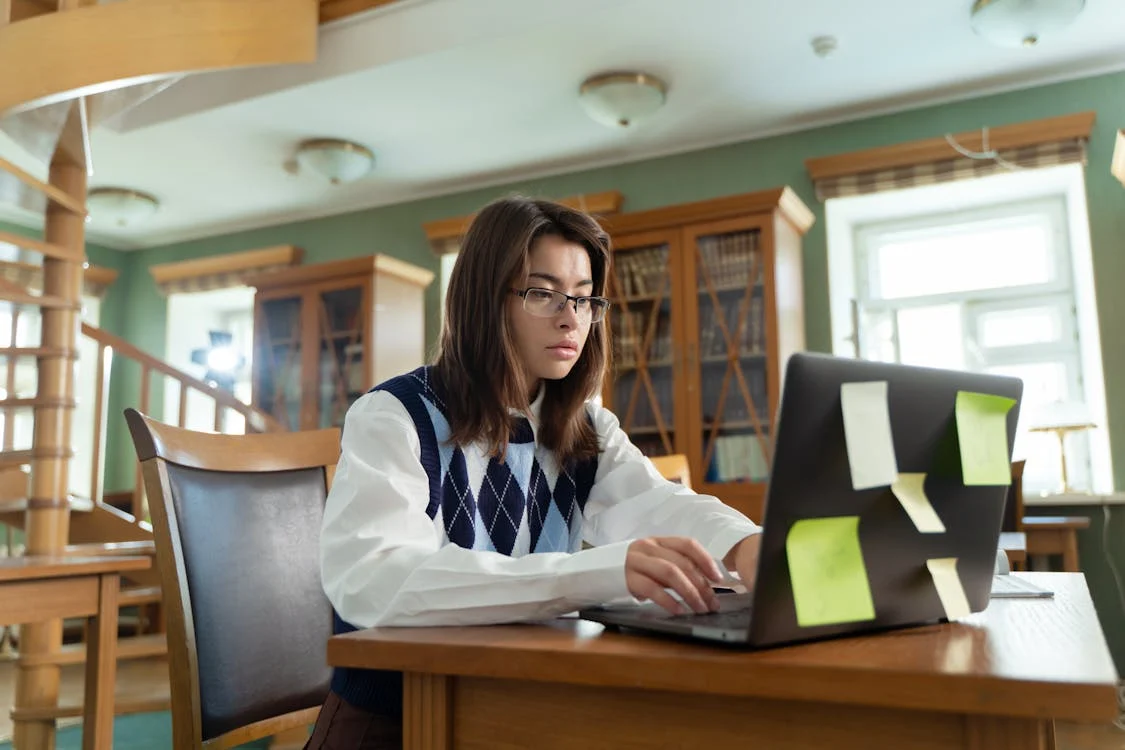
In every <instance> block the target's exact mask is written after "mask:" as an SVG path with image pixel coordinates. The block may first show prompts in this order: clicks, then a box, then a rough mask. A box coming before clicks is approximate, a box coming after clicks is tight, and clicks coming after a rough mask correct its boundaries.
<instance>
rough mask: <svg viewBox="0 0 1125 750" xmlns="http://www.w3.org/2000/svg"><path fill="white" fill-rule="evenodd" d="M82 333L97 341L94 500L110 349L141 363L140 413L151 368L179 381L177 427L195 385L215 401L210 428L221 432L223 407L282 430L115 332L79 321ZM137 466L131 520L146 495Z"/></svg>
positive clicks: (101, 466) (251, 423) (249, 423)
mask: <svg viewBox="0 0 1125 750" xmlns="http://www.w3.org/2000/svg"><path fill="white" fill-rule="evenodd" d="M82 335H84V336H87V337H89V338H91V339H93V340H94V341H95V342H96V343H97V345H98V354H97V357H96V360H95V362H96V365H95V369H96V374H95V378H96V390H95V393H94V430H95V432H94V447H93V458H94V460H93V462H92V465H91V471H90V474H91V476H90V497H91V498H92V499H93V500H94V501H95V502H99V503H100V502H101V501H102V492H103V486H102V478H103V476H104V473H105V445H106V432H107V430H108V425H109V420H108V418H107V414H106V404H107V403H108V401H109V384H110V371H111V368H110V361H111V359H112V356H113V354H114V353H117V354H120V355H121V356H122V357H124V358H126V359H129V360H132V361H133V362H136V363H137V364H139V365H140V367H141V388H140V403H139V404H138V408H139V409H140V411H141V412H142V413H148V412H149V411H150V409H151V403H150V396H151V393H152V388H151V382H150V381H151V379H152V374H153V373H154V372H155V373H160V374H161V375H164V376H165V377H168V378H171V379H172V380H174V381H176V382H177V383H179V385H180V404H179V409H178V419H177V421H176V424H177V425H178V426H180V427H184V426H186V424H187V401H188V393H189V392H190V390H191V389H195V390H196V391H199V392H200V393H202V394H203V395H204V396H207V397H208V398H210V399H212V400H213V401H214V403H215V421H214V428H215V431H216V432H222V428H223V416H224V412H225V411H226V410H227V409H230V410H231V411H234V412H236V413H238V414H241V415H242V417H243V419H244V420H245V425H246V428H245V429H246V431H247V432H285V431H286V429H285V426H284V425H282V424H281V423H280V422H279V421H277V420H276V419H274V418H273V417H272V416H270V415H269V414H268V413H266V412H264V411H262V410H261V409H258V408H256V407H254V406H250V405H249V404H244V403H243V402H241V401H239V400H238V399H236V398H235V397H234V396H233V395H232V394H230V393H228V392H227V391H224V390H221V389H219V388H217V387H215V386H213V385H211V384H209V383H206V382H204V381H202V380H200V379H198V378H195V377H192V376H191V375H188V374H187V373H185V372H183V371H181V370H178V369H176V368H175V367H173V366H172V365H170V364H168V363H167V362H163V361H161V360H159V359H157V358H156V357H153V356H152V355H151V354H147V353H145V352H143V351H141V350H140V349H138V348H137V347H136V346H134V345H133V344H130V343H129V342H128V341H126V340H125V339H123V338H121V337H119V336H114V335H113V334H112V333H108V332H106V331H103V330H101V329H100V328H97V327H95V326H92V325H90V324H88V323H83V324H82ZM140 470H141V469H140V464H139V463H138V464H137V467H136V471H135V472H134V473H135V477H134V482H135V484H134V486H133V496H132V500H131V501H130V503H129V513H130V514H131V515H132V516H133V520H134V522H135V523H141V522H142V521H144V518H145V502H146V498H145V496H144V484H143V483H142V482H141V477H140Z"/></svg>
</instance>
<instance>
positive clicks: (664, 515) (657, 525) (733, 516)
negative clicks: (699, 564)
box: [585, 404, 762, 570]
mask: <svg viewBox="0 0 1125 750" xmlns="http://www.w3.org/2000/svg"><path fill="white" fill-rule="evenodd" d="M589 408H590V412H591V414H592V416H593V418H594V425H595V427H596V428H597V431H598V438H599V440H600V441H601V446H602V454H601V456H600V457H599V459H598V471H597V474H596V475H595V480H594V487H593V489H592V490H591V491H590V497H589V498H588V499H587V500H586V510H585V519H586V524H585V535H586V540H587V541H588V542H590V544H595V545H600V544H607V543H610V542H611V541H612V540H619V539H643V538H645V537H650V536H686V537H691V538H693V539H695V540H696V541H698V542H699V543H700V544H702V545H703V547H704V549H706V550H707V551H708V552H709V553H711V556H712V557H714V558H715V559H716V560H718V561H719V562H720V570H721V569H722V565H721V562H722V559H723V557H725V556H726V554H727V553H728V552H730V550H731V548H732V547H734V545H735V544H736V543H738V542H739V541H741V540H742V539H745V538H746V537H748V536H750V535H752V534H758V533H761V530H762V529H761V527H760V526H758V525H757V524H755V523H754V522H753V521H751V520H750V519H748V518H747V517H746V516H744V515H743V514H742V513H739V512H738V511H737V510H735V509H734V508H731V507H730V506H729V505H725V504H724V503H723V502H722V501H720V500H719V499H718V498H716V497H712V496H711V495H700V494H697V493H695V492H693V491H692V490H691V489H689V488H687V487H684V486H683V485H681V484H678V483H676V482H671V481H669V480H667V479H665V478H664V477H662V476H661V475H660V472H658V471H657V470H656V468H655V467H654V466H653V465H652V462H651V461H649V460H648V459H647V458H645V456H644V454H643V453H641V451H640V449H638V448H637V446H635V445H633V443H632V441H631V440H629V436H628V435H626V434H625V432H624V431H623V430H622V429H621V427H620V424H619V423H618V420H617V417H616V416H615V415H614V414H613V412H611V411H609V410H608V409H605V408H603V407H601V406H596V405H593V404H591V405H590V406H589Z"/></svg>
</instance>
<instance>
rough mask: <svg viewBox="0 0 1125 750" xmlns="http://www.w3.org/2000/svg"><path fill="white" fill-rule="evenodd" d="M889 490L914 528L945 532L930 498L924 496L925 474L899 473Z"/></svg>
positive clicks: (935, 532)
mask: <svg viewBox="0 0 1125 750" xmlns="http://www.w3.org/2000/svg"><path fill="white" fill-rule="evenodd" d="M891 491H892V492H894V493H895V497H897V498H898V501H899V503H900V504H901V505H902V507H903V510H905V511H906V513H907V515H909V516H910V520H911V521H913V522H914V528H916V529H918V531H921V532H922V533H923V534H944V533H945V524H943V523H942V522H941V518H939V517H938V514H937V511H935V510H934V506H933V505H931V504H930V498H928V497H926V475H925V474H899V475H898V478H897V479H895V481H894V484H892V485H891Z"/></svg>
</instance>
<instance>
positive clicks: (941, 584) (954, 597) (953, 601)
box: [926, 557, 969, 620]
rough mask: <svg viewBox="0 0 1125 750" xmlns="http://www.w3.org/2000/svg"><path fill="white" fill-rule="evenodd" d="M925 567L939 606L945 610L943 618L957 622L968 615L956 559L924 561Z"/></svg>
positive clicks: (967, 606)
mask: <svg viewBox="0 0 1125 750" xmlns="http://www.w3.org/2000/svg"><path fill="white" fill-rule="evenodd" d="M926 567H927V568H929V569H930V575H931V576H932V577H933V579H934V587H935V588H936V589H937V593H938V598H940V599H941V606H942V607H943V608H944V609H945V616H946V618H947V619H949V620H959V619H961V618H962V617H968V615H969V599H968V597H966V596H965V588H964V587H963V586H962V585H961V576H959V575H957V558H956V557H941V558H935V559H933V560H926Z"/></svg>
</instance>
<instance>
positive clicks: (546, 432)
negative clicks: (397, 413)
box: [435, 197, 610, 467]
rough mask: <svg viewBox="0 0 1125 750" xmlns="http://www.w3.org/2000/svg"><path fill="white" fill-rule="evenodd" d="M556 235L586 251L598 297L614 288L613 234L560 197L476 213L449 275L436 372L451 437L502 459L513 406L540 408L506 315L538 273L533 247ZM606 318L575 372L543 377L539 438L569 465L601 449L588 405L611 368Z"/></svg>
mask: <svg viewBox="0 0 1125 750" xmlns="http://www.w3.org/2000/svg"><path fill="white" fill-rule="evenodd" d="M547 235H556V236H559V237H562V238H563V239H565V240H567V241H568V242H574V243H576V244H578V245H581V246H583V247H585V248H586V251H587V252H588V253H589V255H590V267H591V270H592V271H593V275H592V279H593V282H594V289H593V292H592V294H594V295H603V294H604V293H605V288H606V278H607V276H608V273H609V264H610V250H609V235H608V234H606V232H605V231H604V230H603V229H602V228H601V226H599V225H598V223H597V222H596V221H594V220H593V219H592V218H591V217H590V216H588V215H586V214H585V213H583V212H581V211H576V210H574V209H571V208H567V207H566V206H563V205H560V204H558V203H553V202H551V201H544V200H532V199H529V198H523V197H512V198H503V199H500V200H497V201H494V202H493V203H490V204H489V205H488V206H486V207H485V208H484V209H483V210H482V211H481V212H480V213H479V214H478V215H477V216H476V218H475V219H474V220H473V222H472V224H471V225H470V227H469V230H468V232H467V233H466V234H465V238H464V241H463V243H462V245H461V251H460V253H459V254H458V257H457V262H456V263H455V264H454V266H453V272H452V274H451V276H450V278H449V287H448V289H447V290H446V297H445V324H444V325H443V327H442V333H441V344H440V348H439V351H438V355H437V361H436V362H435V375H436V377H437V380H438V382H439V383H440V384H441V386H442V387H443V389H444V390H445V392H446V394H447V398H446V407H447V411H448V416H449V426H450V437H451V440H452V441H453V442H454V443H455V444H457V445H461V446H464V445H467V444H470V443H474V442H477V441H483V442H484V443H485V445H486V446H487V448H488V452H489V453H490V454H491V455H496V456H500V457H502V456H503V453H504V450H505V447H506V445H507V443H508V440H509V437H510V435H511V430H512V420H511V417H510V416H509V413H508V409H509V408H513V409H518V410H521V411H526V410H527V409H528V407H529V406H530V405H529V403H528V391H529V385H528V382H527V374H526V373H525V372H524V369H523V366H522V364H521V363H520V361H519V358H518V356H517V354H516V347H515V342H514V340H513V338H512V332H511V330H510V328H509V326H508V318H507V315H506V313H505V311H506V308H507V302H508V297H509V296H510V294H511V292H510V289H511V287H512V286H513V285H516V284H519V283H520V282H522V280H523V278H524V277H525V276H526V275H527V273H528V271H529V270H530V268H529V265H530V264H529V257H530V252H531V247H532V245H533V244H534V243H535V241H536V240H537V239H539V238H540V237H543V236H547ZM606 321H608V318H607V319H606ZM606 321H603V322H601V323H595V324H593V325H592V326H591V327H590V334H589V336H588V338H587V339H586V346H585V347H584V348H583V350H582V355H581V356H580V357H579V358H578V361H577V362H576V363H575V364H574V368H573V369H572V370H571V371H570V373H568V374H567V376H566V377H565V378H562V379H560V380H545V381H543V387H544V388H545V389H546V390H545V392H544V394H543V406H542V409H541V410H540V414H539V426H538V439H539V443H540V444H541V445H543V446H544V447H546V448H548V449H550V450H552V451H554V453H555V455H556V456H557V457H558V460H559V465H560V467H565V466H568V465H570V464H572V462H573V461H575V460H579V459H584V458H591V457H593V456H596V455H597V453H598V450H599V446H598V436H597V433H596V432H595V431H594V428H593V427H592V426H591V424H590V423H589V421H588V420H587V416H586V409H585V402H586V400H587V399H589V398H591V397H593V396H594V395H596V394H597V393H598V391H599V390H600V389H601V386H602V377H603V375H604V373H605V371H606V366H607V360H608V357H609V354H608V349H609V347H608V342H607V335H606V330H605V326H606V325H608V322H606Z"/></svg>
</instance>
